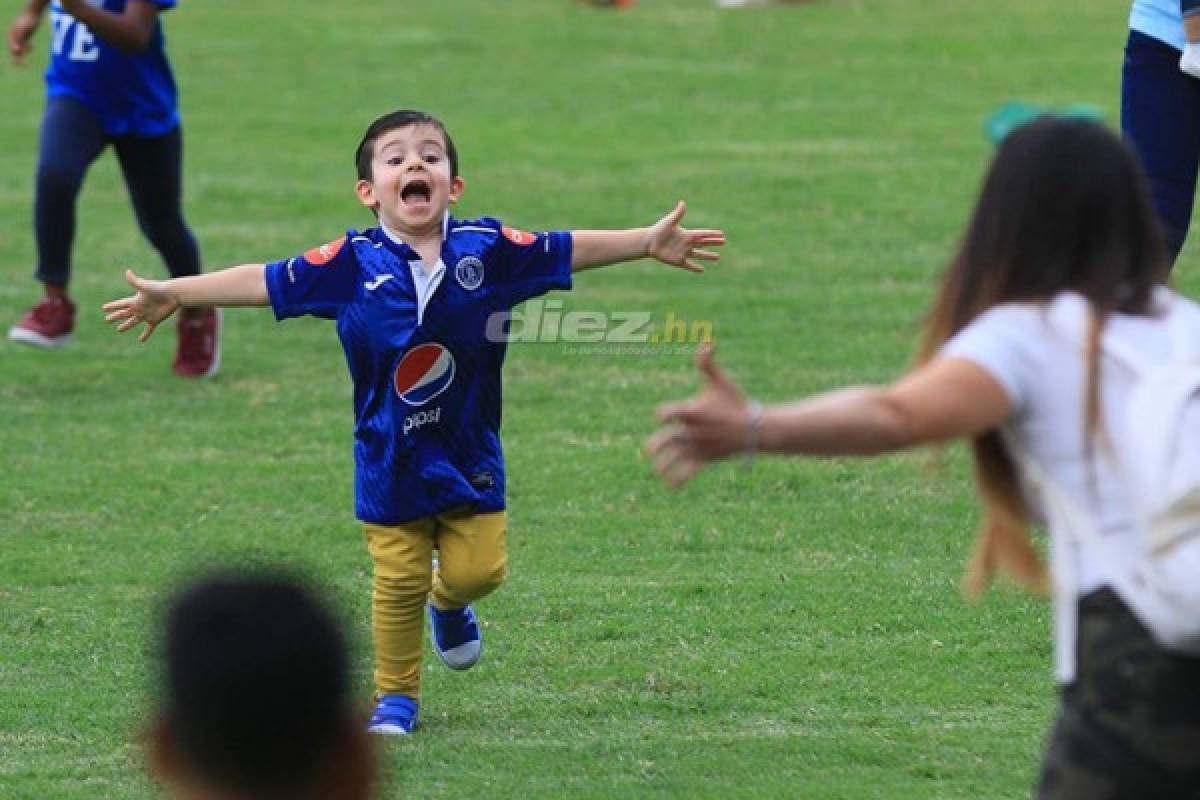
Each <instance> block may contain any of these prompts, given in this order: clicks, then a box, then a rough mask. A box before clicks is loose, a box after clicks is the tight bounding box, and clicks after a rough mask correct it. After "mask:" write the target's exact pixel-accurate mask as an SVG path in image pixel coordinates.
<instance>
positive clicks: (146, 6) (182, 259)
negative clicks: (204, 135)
mask: <svg viewBox="0 0 1200 800" xmlns="http://www.w3.org/2000/svg"><path fill="white" fill-rule="evenodd" d="M175 5H176V0H55V2H53V4H51V2H50V0H28V3H27V5H26V7H25V8H24V9H23V10H22V11H21V13H20V14H18V16H17V18H16V20H15V21H14V22H13V24H12V27H11V28H10V29H9V32H8V48H9V52H10V53H11V54H12V57H13V59H14V61H15V62H17V63H21V62H22V61H23V60H24V58H25V56H26V55H28V54H29V53H30V52H31V51H32V48H33V46H32V40H33V36H34V34H35V33H36V31H37V29H38V27H39V26H40V25H41V22H42V19H43V17H44V16H46V15H47V13H48V16H49V19H50V24H51V41H50V51H51V52H50V65H49V67H48V68H47V70H46V108H45V113H44V116H43V118H42V128H41V136H40V139H39V147H38V165H37V177H36V191H35V199H34V233H35V238H36V242H37V259H38V263H37V270H36V273H35V277H36V279H37V280H38V281H40V282H41V283H42V285H43V287H44V296H43V298H42V300H41V301H40V302H38V303H37V304H36V305H35V306H33V307H32V308H31V309H29V311H28V312H27V313H26V314H25V315H24V316H23V317H22V318H21V319H20V320H19V321H18V322H17V323H16V324H15V325H13V326H12V328H11V329H10V330H9V338H10V339H12V340H13V341H17V342H22V343H25V344H31V345H35V346H39V347H60V346H62V345H64V344H66V343H67V342H68V341H69V340H70V338H71V335H72V333H73V331H74V328H75V305H74V303H72V302H71V299H70V296H69V293H68V284H69V282H70V278H71V250H72V245H73V243H74V239H75V216H76V215H75V207H76V199H77V198H78V196H79V191H80V189H81V188H82V186H83V180H84V176H85V175H86V173H87V170H88V168H89V167H90V166H91V165H92V163H93V162H94V161H95V160H96V159H97V158H98V157H99V156H100V154H101V153H102V152H103V151H104V149H105V148H106V147H108V146H109V145H112V147H113V150H114V151H115V152H116V154H117V161H118V162H119V164H120V167H121V173H122V175H123V176H124V178H125V183H126V185H127V187H128V189H129V197H130V200H131V201H132V204H133V210H134V214H135V215H136V217H137V221H138V225H139V226H140V228H141V231H142V233H143V234H144V235H145V236H146V238H147V239H148V240H149V241H150V243H151V244H152V245H153V246H154V247H155V249H157V250H158V252H159V254H160V255H161V256H162V258H163V261H164V262H165V263H166V266H167V270H168V271H169V272H170V274H171V275H172V276H174V277H180V276H184V275H195V274H198V273H199V272H200V253H199V249H198V248H197V246H196V240H195V237H194V236H193V235H192V232H191V231H190V230H189V229H188V226H187V223H186V222H185V221H184V218H183V210H182V164H183V135H182V131H181V128H180V121H179V110H178V102H177V92H176V87H175V78H174V76H173V74H172V72H171V65H170V63H169V62H168V60H167V54H166V48H165V41H164V37H163V30H162V23H161V20H160V16H161V14H162V13H163V12H165V11H169V10H171V9H172V8H174V7H175ZM219 327H220V318H219V317H218V315H217V313H216V311H215V310H213V309H202V310H198V311H190V312H188V313H187V314H184V315H181V317H180V320H179V323H178V349H177V351H176V355H175V361H174V364H173V369H174V371H175V373H176V374H178V375H182V376H185V377H207V376H209V375H212V374H214V373H215V372H216V371H217V369H218V366H219V364H220V350H219V338H218V337H219Z"/></svg>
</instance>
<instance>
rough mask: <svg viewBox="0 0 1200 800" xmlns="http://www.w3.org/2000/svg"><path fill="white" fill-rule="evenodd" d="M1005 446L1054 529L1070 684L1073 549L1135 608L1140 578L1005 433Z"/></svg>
mask: <svg viewBox="0 0 1200 800" xmlns="http://www.w3.org/2000/svg"><path fill="white" fill-rule="evenodd" d="M1004 443H1005V446H1006V447H1007V448H1008V451H1009V453H1010V454H1011V455H1012V456H1013V459H1014V460H1015V461H1016V462H1017V465H1018V468H1019V469H1020V471H1021V475H1022V477H1023V478H1025V480H1026V481H1027V483H1028V484H1030V485H1031V486H1032V488H1034V489H1035V490H1036V491H1037V492H1038V495H1039V498H1040V500H1041V501H1042V510H1043V511H1044V512H1045V514H1046V517H1047V519H1046V524H1047V527H1049V528H1050V529H1051V531H1052V533H1051V550H1050V556H1051V561H1052V567H1053V570H1052V571H1053V575H1054V618H1055V619H1054V626H1055V642H1054V645H1055V661H1056V662H1057V664H1058V670H1057V671H1058V677H1059V679H1060V680H1061V681H1069V680H1071V679H1072V678H1073V676H1074V660H1075V638H1076V627H1077V624H1078V622H1077V618H1076V616H1077V606H1078V603H1077V600H1078V596H1079V583H1078V576H1077V575H1076V572H1075V554H1074V553H1073V552H1072V548H1073V547H1075V548H1079V549H1081V550H1087V552H1088V553H1089V554H1091V555H1094V556H1095V557H1097V558H1098V559H1100V561H1101V562H1102V563H1103V564H1104V566H1105V568H1106V570H1105V571H1106V573H1107V577H1108V579H1109V583H1110V584H1111V586H1112V588H1113V589H1114V590H1115V591H1116V592H1117V594H1118V595H1119V596H1120V597H1121V599H1122V600H1123V601H1125V603H1126V605H1128V606H1129V607H1130V608H1133V609H1137V608H1139V607H1140V606H1141V604H1142V603H1141V595H1142V592H1141V590H1140V588H1139V581H1140V580H1141V579H1140V578H1139V577H1138V576H1137V575H1136V574H1135V572H1134V570H1133V569H1132V568H1131V565H1130V564H1128V563H1127V562H1126V560H1125V559H1123V558H1122V557H1121V556H1119V555H1118V554H1117V553H1115V552H1114V551H1113V548H1112V545H1111V544H1110V543H1109V541H1108V539H1107V538H1106V537H1105V536H1103V535H1101V534H1100V532H1099V528H1100V526H1099V523H1098V522H1097V521H1096V520H1095V519H1093V517H1092V516H1091V515H1090V514H1088V513H1087V512H1086V511H1084V510H1083V509H1082V508H1081V507H1080V506H1079V504H1078V503H1076V502H1075V501H1074V500H1073V499H1072V498H1071V497H1070V496H1069V495H1068V494H1067V493H1066V491H1065V490H1064V489H1063V488H1062V487H1061V486H1059V485H1058V484H1057V483H1056V482H1055V481H1054V479H1053V478H1051V477H1050V474H1049V473H1048V472H1047V471H1046V470H1045V469H1044V468H1043V467H1042V465H1041V464H1039V463H1038V461H1037V460H1036V459H1035V458H1034V457H1033V456H1032V455H1031V454H1029V453H1028V452H1027V451H1026V450H1025V449H1024V448H1023V447H1021V445H1020V444H1019V443H1017V442H1016V441H1015V439H1014V437H1012V436H1010V435H1008V434H1007V432H1005V433H1004Z"/></svg>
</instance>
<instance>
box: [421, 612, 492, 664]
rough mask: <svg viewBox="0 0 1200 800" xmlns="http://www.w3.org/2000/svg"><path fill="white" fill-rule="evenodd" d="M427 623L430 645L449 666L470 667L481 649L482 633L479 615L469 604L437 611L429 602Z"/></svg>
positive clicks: (476, 659) (477, 658)
mask: <svg viewBox="0 0 1200 800" xmlns="http://www.w3.org/2000/svg"><path fill="white" fill-rule="evenodd" d="M429 627H430V628H432V629H433V649H434V652H436V653H437V654H438V658H440V659H441V660H442V663H443V664H445V665H446V666H447V667H449V668H450V669H470V668H471V667H473V666H475V662H477V661H478V660H479V655H480V653H482V652H483V634H481V633H480V632H479V619H478V618H477V617H476V616H475V611H474V609H472V608H471V607H470V606H466V607H465V608H454V609H451V610H449V611H440V610H439V609H437V608H434V606H433V604H430V606H429Z"/></svg>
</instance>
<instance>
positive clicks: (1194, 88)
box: [1121, 31, 1200, 258]
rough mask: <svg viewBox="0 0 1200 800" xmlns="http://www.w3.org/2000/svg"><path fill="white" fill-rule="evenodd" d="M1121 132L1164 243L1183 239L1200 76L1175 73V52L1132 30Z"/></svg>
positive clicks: (1175, 252)
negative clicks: (1137, 161)
mask: <svg viewBox="0 0 1200 800" xmlns="http://www.w3.org/2000/svg"><path fill="white" fill-rule="evenodd" d="M1121 130H1122V132H1123V133H1124V135H1125V136H1126V137H1127V138H1128V139H1129V141H1130V142H1132V143H1133V147H1134V149H1135V150H1137V152H1138V155H1139V156H1140V157H1141V160H1142V165H1143V167H1144V168H1145V170H1146V176H1147V177H1148V178H1149V180H1150V192H1151V196H1152V200H1153V202H1154V208H1155V210H1157V211H1158V214H1159V217H1160V218H1161V219H1162V222H1163V227H1164V230H1165V232H1166V239H1167V246H1168V249H1169V251H1170V253H1171V256H1172V258H1178V256H1179V251H1180V250H1182V249H1183V243H1184V240H1185V239H1186V238H1187V233H1188V225H1189V224H1190V222H1191V218H1192V205H1193V203H1194V201H1195V196H1196V170H1197V164H1198V163H1200V80H1197V79H1195V78H1193V77H1191V76H1189V75H1185V74H1184V73H1182V72H1180V71H1179V51H1178V50H1176V49H1175V48H1173V47H1170V46H1169V45H1166V44H1164V43H1163V42H1160V41H1159V40H1157V39H1154V38H1152V37H1150V36H1146V35H1144V34H1141V33H1138V32H1137V31H1130V33H1129V39H1128V42H1127V43H1126V45H1125V62H1124V67H1123V69H1122V75H1121Z"/></svg>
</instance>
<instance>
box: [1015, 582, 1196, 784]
mask: <svg viewBox="0 0 1200 800" xmlns="http://www.w3.org/2000/svg"><path fill="white" fill-rule="evenodd" d="M1078 636H1079V638H1078V644H1077V662H1076V663H1077V674H1076V678H1075V682H1074V683H1072V684H1071V685H1070V686H1068V687H1066V688H1064V689H1063V692H1062V703H1061V706H1060V709H1059V713H1058V721H1057V723H1056V724H1055V727H1054V731H1053V733H1052V734H1051V737H1050V744H1049V747H1048V749H1047V751H1046V760H1045V763H1044V764H1043V766H1042V777H1041V784H1040V786H1039V787H1038V793H1037V797H1038V798H1039V800H1085V799H1086V800H1126V798H1128V800H1168V798H1170V799H1171V800H1175V799H1176V798H1179V799H1180V800H1200V659H1196V658H1185V657H1182V656H1178V655H1174V654H1171V653H1168V652H1166V651H1164V650H1163V649H1162V648H1161V647H1159V646H1158V645H1157V644H1155V643H1154V641H1153V640H1152V639H1151V638H1150V636H1149V634H1148V633H1147V632H1146V629H1145V628H1144V627H1142V625H1141V623H1139V622H1138V621H1137V619H1136V618H1134V616H1133V615H1132V614H1131V613H1130V612H1129V610H1128V609H1127V608H1126V607H1125V605H1124V604H1123V603H1122V602H1121V601H1120V600H1119V599H1118V598H1117V596H1116V595H1115V594H1114V593H1113V592H1112V591H1110V590H1108V589H1101V590H1099V591H1096V592H1092V593H1091V594H1088V595H1087V596H1086V597H1084V598H1082V599H1081V600H1080V603H1079V634H1078Z"/></svg>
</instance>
